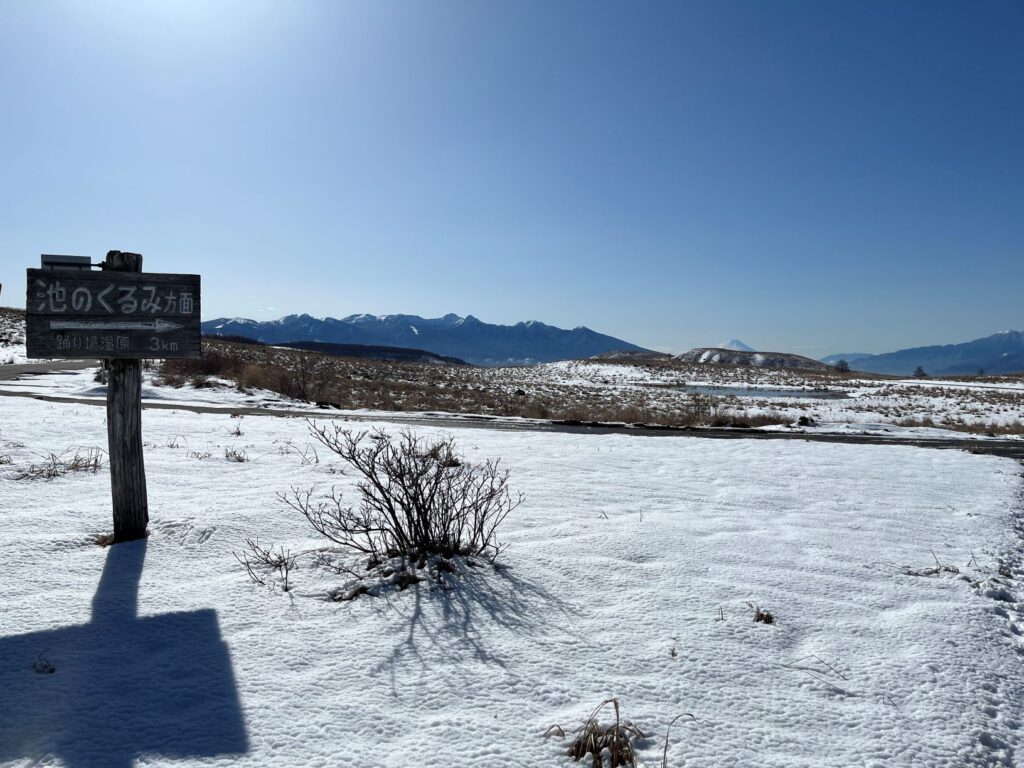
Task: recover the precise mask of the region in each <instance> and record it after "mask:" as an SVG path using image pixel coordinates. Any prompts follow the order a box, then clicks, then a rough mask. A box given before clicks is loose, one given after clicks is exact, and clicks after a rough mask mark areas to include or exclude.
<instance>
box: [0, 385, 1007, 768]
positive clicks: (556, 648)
mask: <svg viewBox="0 0 1024 768" xmlns="http://www.w3.org/2000/svg"><path fill="white" fill-rule="evenodd" d="M353 426H368V425H366V424H358V425H356V424H354V425H353ZM383 426H385V427H386V428H388V427H387V424H386V423H385V424H383ZM421 431H422V432H424V433H429V429H426V428H424V429H423V430H421ZM454 435H455V437H456V439H457V441H458V443H459V445H460V447H461V448H462V450H463V451H464V452H465V454H466V456H467V458H469V459H470V460H482V459H484V458H487V457H496V456H501V457H502V458H503V460H504V464H505V465H507V466H508V467H509V468H510V469H511V471H512V486H513V487H514V489H515V490H520V491H522V492H524V493H525V494H526V503H525V504H524V505H523V506H522V507H521V508H520V509H519V510H517V511H516V512H515V513H513V515H512V516H511V517H510V518H509V519H508V520H507V521H506V523H505V525H504V528H503V537H502V538H503V540H504V541H505V542H507V543H508V544H509V549H508V551H507V552H506V553H505V554H504V556H503V557H502V559H501V560H500V561H499V562H502V563H504V566H505V567H504V568H503V569H501V570H498V571H493V570H491V569H489V568H488V569H467V571H468V573H467V575H466V577H465V578H464V579H463V580H462V581H461V582H460V583H459V585H458V586H457V588H455V589H453V590H451V591H444V590H440V589H437V588H432V587H431V586H430V585H429V584H426V583H424V584H420V585H418V586H414V587H411V588H410V589H408V590H407V591H405V592H401V593H395V594H393V595H392V596H390V597H388V598H367V597H364V598H359V599H357V600H355V601H353V602H350V603H334V602H330V601H328V600H327V599H326V596H327V595H328V593H329V592H330V590H331V589H332V588H333V587H335V586H336V585H337V584H338V583H339V577H336V576H332V575H329V574H326V573H324V572H322V571H319V570H317V569H316V568H314V567H313V566H312V565H311V562H310V559H309V557H304V559H302V560H300V567H299V569H298V570H297V572H296V573H294V574H293V581H294V584H295V589H294V590H293V591H292V592H290V593H287V594H285V593H283V592H282V591H280V589H274V590H269V589H266V588H261V587H257V586H255V585H253V584H252V583H251V582H249V581H248V579H247V577H246V575H245V572H244V570H243V568H242V567H241V566H240V565H239V564H238V562H236V560H235V558H234V557H233V553H234V552H240V551H242V549H243V547H244V542H245V539H246V538H247V537H259V539H260V541H261V542H262V543H264V544H271V543H274V544H278V545H283V546H285V547H288V548H290V549H291V550H292V551H293V552H298V553H304V552H309V551H310V550H312V549H314V548H317V547H321V546H323V545H324V542H323V540H321V539H318V538H316V537H315V536H314V535H312V534H311V531H310V530H309V529H307V528H306V527H305V523H304V521H303V520H302V519H301V518H299V517H298V516H297V514H296V513H294V512H291V511H290V510H288V509H287V508H286V507H284V506H283V505H282V504H281V503H279V502H278V501H276V500H275V494H277V493H278V492H282V491H286V490H287V489H288V488H289V487H290V486H297V487H300V488H306V487H310V486H313V485H316V486H317V487H318V488H319V489H320V490H322V491H326V490H327V489H329V488H330V487H331V486H332V485H336V486H338V487H339V488H342V489H344V490H346V491H347V492H348V493H349V494H350V498H351V497H352V496H351V494H352V487H353V485H354V482H355V479H354V478H353V477H351V476H350V475H349V474H342V473H340V472H339V471H338V470H339V469H340V466H339V464H338V462H336V461H332V460H331V456H330V455H327V454H326V453H325V451H324V450H323V449H322V448H319V451H318V452H317V453H314V452H313V451H312V447H313V446H312V444H311V441H310V439H309V437H308V435H307V431H306V424H305V423H304V421H303V420H301V419H292V418H265V417H253V416H248V417H245V418H242V419H233V418H230V417H229V416H228V415H226V414H195V413H190V412H185V411H178V410H165V411H146V412H145V414H144V439H145V441H146V445H147V448H146V468H147V474H148V481H149V496H150V516H151V524H150V530H151V536H150V537H149V539H148V540H147V541H146V542H145V543H135V544H128V545H118V546H116V547H113V548H110V549H103V548H100V547H98V546H96V545H95V544H92V543H91V539H92V537H94V536H95V535H96V534H98V533H100V532H103V531H105V530H109V528H110V511H109V504H110V499H109V476H108V473H107V471H106V470H105V469H104V470H102V471H100V472H99V473H97V474H88V473H75V474H69V475H65V476H62V477H57V478H54V479H52V480H18V479H16V478H17V476H18V475H19V474H20V473H22V472H24V471H25V470H26V469H27V468H29V467H30V466H31V465H32V464H33V463H36V462H38V461H39V457H40V455H41V454H46V453H49V452H61V451H64V450H65V449H67V448H69V447H73V446H79V447H83V448H88V447H91V446H99V447H104V446H105V445H106V432H105V426H104V422H103V411H102V409H99V408H96V407H92V406H86V405H66V404H56V403H47V402H39V401H35V400H29V399H22V398H0V456H3V457H5V459H4V461H3V463H0V500H2V504H0V583H2V584H3V585H4V587H5V595H4V600H3V605H2V608H0V764H2V765H4V766H19V767H21V766H29V765H33V766H34V765H45V766H58V765H63V766H89V767H90V768H93V767H99V766H122V765H124V766H128V765H131V764H132V760H133V759H135V758H138V762H137V764H138V765H146V766H210V765H222V766H371V767H372V766H389V767H390V766H403V765H418V766H425V767H432V766H445V767H447V766H481V767H483V766H488V767H489V766H510V765H515V766H518V765H524V766H526V765H530V766H569V765H572V763H571V762H570V760H569V758H568V757H566V756H565V750H566V749H567V748H568V739H560V738H558V737H552V738H550V739H544V738H543V737H542V734H543V733H544V732H545V731H546V730H547V729H548V728H549V726H552V725H553V724H559V725H560V726H562V728H564V729H565V731H566V732H567V733H568V732H570V730H571V729H573V728H575V727H577V726H578V725H580V724H581V723H582V721H583V719H584V718H585V717H586V716H587V715H588V714H589V713H590V712H591V711H592V710H593V709H594V707H596V706H597V704H598V703H599V702H600V701H602V700H603V699H605V698H607V697H609V696H616V697H618V698H619V700H620V701H621V704H622V708H623V714H624V716H625V717H627V718H629V719H630V720H632V721H633V722H634V723H636V725H637V726H638V727H639V728H641V729H642V730H643V731H644V733H645V734H647V735H648V738H647V739H645V740H642V741H641V742H639V743H638V745H637V746H638V752H639V758H640V765H642V766H648V767H653V766H658V765H661V755H662V748H663V742H662V740H663V738H664V735H665V731H666V727H667V724H668V723H669V722H670V721H671V720H672V719H673V718H674V717H675V716H677V715H679V714H681V713H692V714H693V715H694V716H695V718H696V722H692V721H689V720H688V719H687V718H683V719H681V720H680V721H679V722H677V723H676V725H675V727H674V728H673V730H672V736H671V739H670V741H669V745H668V753H667V755H668V765H670V766H690V765H700V766H733V765H742V766H778V767H779V768H790V767H791V766H836V767H839V766H843V767H844V768H845V767H847V766H854V765H856V766H878V767H879V768H881V767H882V766H885V768H891V767H893V766H921V767H922V768H923V767H928V768H931V767H932V766H958V767H959V766H976V767H978V768H980V767H981V766H1014V765H1017V764H1018V761H1019V759H1020V755H1021V748H1022V745H1021V736H1020V730H1019V727H1020V701H1022V700H1024V666H1022V665H1021V663H1020V658H1021V654H1022V652H1024V644H1022V641H1021V632H1022V630H1024V617H1022V616H1021V603H1020V589H1021V586H1020V584H1019V582H1018V578H1017V577H1018V574H1019V573H1020V568H1021V551H1020V547H1021V542H1020V539H1019V538H1018V536H1017V534H1016V533H1015V531H1014V526H1015V525H1019V524H1020V513H1021V507H1022V502H1024V499H1022V491H1024V481H1022V478H1021V468H1020V466H1019V465H1018V464H1017V463H1015V462H1012V461H1010V460H1006V459H998V458H993V457H987V456H976V455H971V454H968V453H963V452H956V451H937V450H926V449H918V448H907V447H878V446H849V445H831V444H829V445H823V444H810V443H803V442H793V441H785V442H774V441H772V442H765V441H747V440H736V441H710V440H698V439H691V438H681V437H660V438H650V437H635V436H626V435H611V436H578V435H562V434H539V433H528V432H523V433H519V432H497V431H487V430H481V429H475V430H472V431H469V430H466V431H455V433H454ZM229 448H230V449H233V450H235V451H241V452H244V454H245V455H246V456H247V457H248V459H249V460H248V461H245V462H236V461H228V460H226V459H225V449H229ZM317 460H318V461H317ZM8 462H9V463H8ZM936 561H938V563H940V564H941V565H943V566H955V567H956V568H957V569H958V571H959V572H958V573H954V572H953V571H952V570H944V571H943V572H941V573H940V574H938V575H932V576H913V575H906V574H905V573H904V570H905V569H904V566H907V567H909V568H910V569H912V570H915V571H918V572H920V571H921V570H922V569H925V568H928V567H929V566H935V565H936ZM1000 568H1002V570H1003V573H1004V574H1006V573H1010V574H1011V575H1010V576H1005V575H1000V573H999V570H1000ZM1007 569H1009V570H1007ZM136 584H137V588H136ZM136 594H137V599H136ZM748 602H749V603H756V604H757V605H759V606H760V607H761V608H763V609H766V610H769V611H771V612H772V613H773V614H774V616H775V619H776V623H775V624H774V625H765V624H760V623H755V622H754V621H752V610H751V608H750V607H749V606H748ZM47 664H49V665H51V667H47V666H46V665H47ZM34 665H35V666H36V667H37V668H38V670H39V671H36V670H34V669H33V666H34ZM51 668H52V670H53V671H52V673H48V672H49V671H50V669H51ZM140 755H141V756H140Z"/></svg>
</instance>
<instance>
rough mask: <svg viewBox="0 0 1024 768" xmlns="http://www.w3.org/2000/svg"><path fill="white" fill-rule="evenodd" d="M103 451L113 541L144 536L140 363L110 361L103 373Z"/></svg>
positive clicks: (146, 508)
mask: <svg viewBox="0 0 1024 768" xmlns="http://www.w3.org/2000/svg"><path fill="white" fill-rule="evenodd" d="M107 448H108V450H109V456H110V490H111V500H112V501H113V512H114V541H115V542H120V541H132V540H134V539H141V538H143V537H144V536H145V535H146V526H147V525H148V524H149V500H148V497H147V491H146V465H145V461H144V458H143V453H142V361H140V360H111V361H110V362H109V368H108V371H107Z"/></svg>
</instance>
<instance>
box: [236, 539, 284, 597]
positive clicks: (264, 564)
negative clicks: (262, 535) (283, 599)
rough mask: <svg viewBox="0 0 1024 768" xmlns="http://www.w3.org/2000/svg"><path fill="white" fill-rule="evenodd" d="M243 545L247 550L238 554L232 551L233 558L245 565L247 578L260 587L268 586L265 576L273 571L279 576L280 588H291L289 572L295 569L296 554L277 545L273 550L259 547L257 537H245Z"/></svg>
mask: <svg viewBox="0 0 1024 768" xmlns="http://www.w3.org/2000/svg"><path fill="white" fill-rule="evenodd" d="M245 545H246V547H247V548H248V550H249V551H248V552H243V553H242V554H238V553H237V552H234V553H233V554H234V556H235V559H236V560H237V561H238V562H240V563H241V564H242V565H243V566H245V570H246V573H248V574H249V578H250V579H252V581H253V582H254V583H256V584H259V585H260V586H262V587H269V586H271V585H270V584H268V583H267V578H268V576H269V575H270V574H272V573H273V572H275V571H276V572H277V574H278V576H279V577H280V578H281V589H282V590H284V591H285V592H289V591H290V590H291V581H290V578H291V572H292V571H293V570H295V564H296V556H295V555H293V554H292V553H291V552H290V551H288V550H286V549H285V548H284V547H279V548H278V550H277V551H276V552H275V551H274V548H273V547H269V548H266V547H261V546H260V541H259V539H246V540H245Z"/></svg>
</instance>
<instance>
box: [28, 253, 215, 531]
mask: <svg viewBox="0 0 1024 768" xmlns="http://www.w3.org/2000/svg"><path fill="white" fill-rule="evenodd" d="M92 266H93V265H92V263H91V261H90V259H89V258H88V257H85V256H46V255H44V256H43V257H42V267H43V268H42V269H29V270H28V271H27V272H26V273H25V279H26V284H27V289H28V290H27V293H26V296H25V302H26V303H25V348H26V352H27V353H28V357H30V358H50V359H53V358H57V359H65V360H66V359H78V360H96V359H97V358H104V359H105V361H106V364H107V380H108V384H107V442H108V445H109V449H110V484H111V495H112V497H113V502H114V541H131V540H132V539H140V538H142V537H143V536H145V535H146V524H147V523H148V522H149V510H148V506H149V505H148V502H147V500H146V469H145V466H144V464H143V460H142V358H144V357H145V358H157V359H168V358H179V357H199V356H200V355H201V354H202V341H201V339H202V334H201V331H202V329H201V326H200V316H201V315H200V306H199V298H200V287H201V286H200V282H201V281H200V278H199V275H174V274H161V273H155V272H149V273H146V272H143V271H142V256H141V255H139V254H137V253H122V252H121V251H110V252H109V253H108V254H107V260H106V261H105V262H103V264H102V267H103V271H102V272H94V271H92V269H91V267H92Z"/></svg>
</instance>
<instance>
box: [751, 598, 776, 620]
mask: <svg viewBox="0 0 1024 768" xmlns="http://www.w3.org/2000/svg"><path fill="white" fill-rule="evenodd" d="M747 605H748V606H749V607H750V609H751V610H752V611H753V612H754V621H756V622H757V623H758V624H774V623H775V617H774V616H772V612H771V611H765V610H763V609H762V608H761V606H759V605H758V604H757V603H747Z"/></svg>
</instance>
